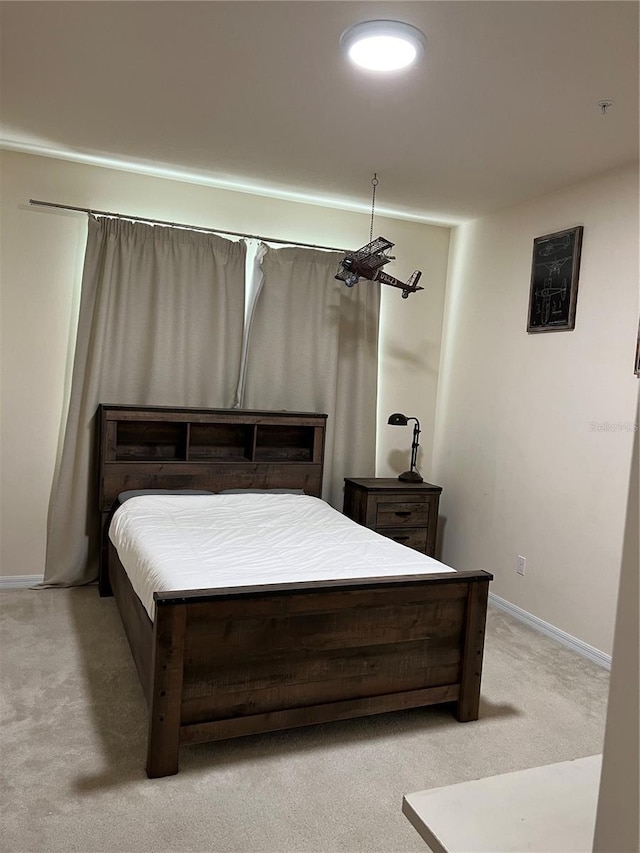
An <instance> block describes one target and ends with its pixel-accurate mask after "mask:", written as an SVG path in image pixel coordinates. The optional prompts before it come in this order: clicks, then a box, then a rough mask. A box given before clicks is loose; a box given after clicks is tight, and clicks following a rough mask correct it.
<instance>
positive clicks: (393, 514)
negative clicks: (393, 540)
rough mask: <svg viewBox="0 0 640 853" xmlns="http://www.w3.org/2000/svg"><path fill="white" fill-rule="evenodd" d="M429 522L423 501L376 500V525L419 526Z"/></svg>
mask: <svg viewBox="0 0 640 853" xmlns="http://www.w3.org/2000/svg"><path fill="white" fill-rule="evenodd" d="M428 523H429V504H428V503H427V502H425V501H422V502H418V501H411V502H410V501H378V505H377V508H376V527H400V526H403V527H405V526H406V527H421V526H423V525H424V526H426V525H427V524H428Z"/></svg>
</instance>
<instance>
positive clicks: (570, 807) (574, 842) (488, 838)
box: [402, 755, 602, 853]
mask: <svg viewBox="0 0 640 853" xmlns="http://www.w3.org/2000/svg"><path fill="white" fill-rule="evenodd" d="M601 765H602V756H601V755H592V756H589V757H588V758H578V759H576V760H575V761H563V762H561V763H559V764H549V765H546V766H544V767H534V768H531V769H530V770H520V771H518V772H516V773H504V774H502V775H500V776H489V777H487V778H486V779H478V780H475V781H473V782H462V783H460V784H458V785H450V786H448V787H446V788H432V789H431V790H428V791H418V792H417V793H415V794H407V795H406V796H405V797H404V798H403V801H402V811H403V812H404V814H405V816H406V817H407V818H408V819H409V821H410V822H411V823H412V825H413V826H414V828H415V829H416V830H417V832H418V833H419V834H420V836H421V837H422V838H423V839H424V841H425V842H426V843H427V845H428V846H429V847H430V848H431V850H432V851H433V853H521V851H526V853H591V850H592V845H593V833H594V828H595V819H596V809H597V804H598V791H599V787H600V770H601Z"/></svg>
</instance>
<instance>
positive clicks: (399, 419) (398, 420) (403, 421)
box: [387, 412, 409, 426]
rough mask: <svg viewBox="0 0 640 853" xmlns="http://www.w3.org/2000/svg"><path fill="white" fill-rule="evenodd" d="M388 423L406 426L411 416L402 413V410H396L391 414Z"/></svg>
mask: <svg viewBox="0 0 640 853" xmlns="http://www.w3.org/2000/svg"><path fill="white" fill-rule="evenodd" d="M387 423H388V424H391V426H406V425H407V424H408V423H409V418H408V417H407V416H406V415H401V414H400V412H394V413H393V414H392V415H389V420H388V421H387Z"/></svg>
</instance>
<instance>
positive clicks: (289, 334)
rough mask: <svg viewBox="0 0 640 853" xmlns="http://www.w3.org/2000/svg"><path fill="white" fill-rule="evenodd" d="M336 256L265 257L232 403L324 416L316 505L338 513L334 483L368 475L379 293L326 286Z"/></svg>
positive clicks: (297, 252)
mask: <svg viewBox="0 0 640 853" xmlns="http://www.w3.org/2000/svg"><path fill="white" fill-rule="evenodd" d="M341 258H342V255H340V254H337V253H333V252H323V251H320V250H314V249H303V248H285V249H271V248H269V249H267V250H266V252H265V254H264V258H263V261H262V271H263V275H264V278H263V283H262V287H261V290H260V292H259V294H258V296H257V300H256V305H255V309H254V311H253V317H252V320H251V332H250V335H249V342H248V353H247V363H246V375H245V386H244V393H243V398H242V404H243V406H244V407H246V408H250V409H252V408H256V409H262V408H265V409H289V410H297V411H307V412H311V411H312V412H325V413H326V414H328V416H329V418H328V422H327V436H326V447H325V469H324V487H323V497H324V498H325V500H327V501H329V503H331V504H332V506H334V507H336V509H340V510H341V509H342V502H343V490H344V482H343V481H344V477H348V476H359V477H367V476H373V474H374V470H375V442H376V397H377V373H378V322H379V314H380V286H379V285H378V284H375V283H372V282H366V281H362V282H360V283H359V284H357V285H355V287H353V288H348V287H346V286H345V285H344V284H343V283H342V282H340V281H337V280H336V279H335V273H336V271H337V269H338V264H339V261H340V259H341Z"/></svg>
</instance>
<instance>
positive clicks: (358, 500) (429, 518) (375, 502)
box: [343, 477, 442, 557]
mask: <svg viewBox="0 0 640 853" xmlns="http://www.w3.org/2000/svg"><path fill="white" fill-rule="evenodd" d="M441 492H442V488H441V487H440V486H434V485H433V484H432V483H403V482H402V481H401V480H397V479H394V478H385V477H363V478H362V479H355V478H352V477H347V478H346V479H345V481H344V509H343V512H344V514H345V515H346V516H348V517H349V518H352V519H353V520H354V521H357V522H358V524H362V525H364V526H365V527H370V528H371V529H372V530H375V531H376V533H381V534H382V535H383V536H388V537H389V539H394V540H395V541H396V542H401V543H402V544H403V545H407V546H408V547H409V548H414V549H415V550H416V551H422V552H423V553H424V554H427V555H428V556H429V557H433V556H434V552H435V547H436V530H437V527H438V504H439V502H440V493H441Z"/></svg>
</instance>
